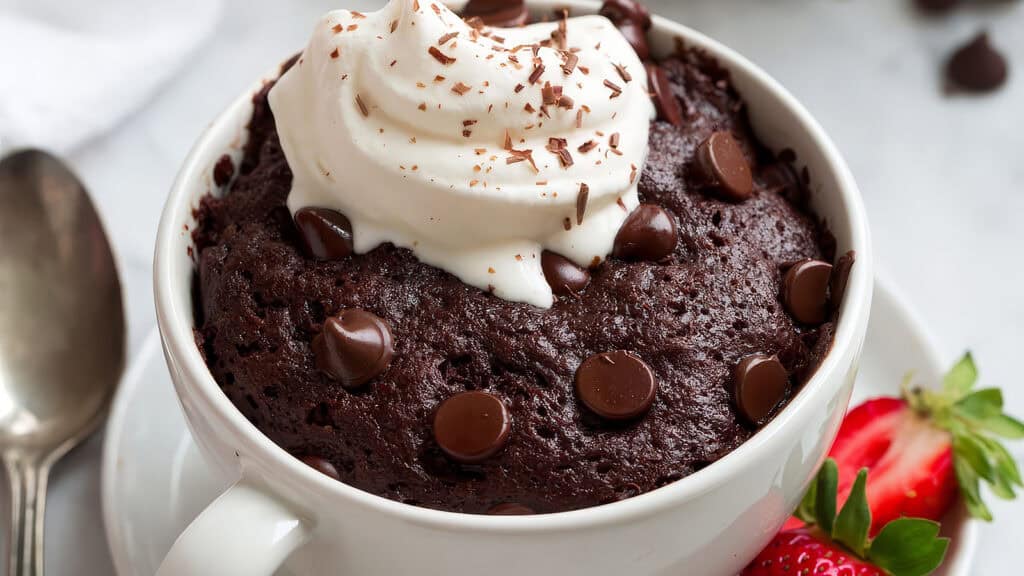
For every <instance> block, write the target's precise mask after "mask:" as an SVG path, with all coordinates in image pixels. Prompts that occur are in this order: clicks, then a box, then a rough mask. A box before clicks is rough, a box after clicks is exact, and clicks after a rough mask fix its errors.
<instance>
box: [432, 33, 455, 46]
mask: <svg viewBox="0 0 1024 576" xmlns="http://www.w3.org/2000/svg"><path fill="white" fill-rule="evenodd" d="M458 35H459V33H458V32H449V33H447V34H445V35H444V36H441V37H440V38H438V39H437V45H438V46H444V43H445V42H447V41H449V40H451V39H452V38H455V37H456V36H458Z"/></svg>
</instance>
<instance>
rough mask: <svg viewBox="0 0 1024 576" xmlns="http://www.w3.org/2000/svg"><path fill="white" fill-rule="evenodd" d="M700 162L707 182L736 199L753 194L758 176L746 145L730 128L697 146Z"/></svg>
mask: <svg viewBox="0 0 1024 576" xmlns="http://www.w3.org/2000/svg"><path fill="white" fill-rule="evenodd" d="M697 164H698V165H699V166H700V169H701V172H702V173H703V174H704V178H705V181H706V184H707V185H708V186H711V187H713V188H715V189H716V190H717V191H718V192H719V194H721V195H722V196H724V197H725V198H727V199H729V200H732V201H734V202H740V201H743V200H746V199H747V198H750V195H751V194H752V193H753V191H754V178H753V176H751V173H750V164H749V163H748V162H747V157H746V156H744V155H743V149H742V148H740V145H739V143H737V142H736V139H735V138H733V137H732V134H730V133H728V132H715V133H713V134H711V136H708V138H707V139H706V140H704V141H703V142H701V144H700V146H698V147H697Z"/></svg>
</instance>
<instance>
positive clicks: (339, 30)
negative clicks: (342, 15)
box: [331, 24, 345, 34]
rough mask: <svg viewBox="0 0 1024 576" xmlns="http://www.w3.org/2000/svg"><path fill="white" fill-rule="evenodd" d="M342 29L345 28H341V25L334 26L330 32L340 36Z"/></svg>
mask: <svg viewBox="0 0 1024 576" xmlns="http://www.w3.org/2000/svg"><path fill="white" fill-rule="evenodd" d="M344 29H345V27H344V26H342V25H341V24H335V25H334V26H332V27H331V31H333V32H334V33H335V34H341V32H342V31H343V30H344Z"/></svg>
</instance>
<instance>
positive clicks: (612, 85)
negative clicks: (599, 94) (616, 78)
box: [604, 79, 622, 99]
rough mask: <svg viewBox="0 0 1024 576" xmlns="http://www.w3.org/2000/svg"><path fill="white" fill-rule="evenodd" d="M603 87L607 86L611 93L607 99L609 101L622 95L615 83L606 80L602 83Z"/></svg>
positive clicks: (620, 89)
mask: <svg viewBox="0 0 1024 576" xmlns="http://www.w3.org/2000/svg"><path fill="white" fill-rule="evenodd" d="M604 85H605V86H607V87H608V88H609V89H610V90H611V91H612V95H611V96H609V97H608V98H609V99H611V98H615V97H616V96H618V95H620V94H622V88H619V85H618V84H616V83H615V82H612V81H611V80H607V79H606V80H605V81H604Z"/></svg>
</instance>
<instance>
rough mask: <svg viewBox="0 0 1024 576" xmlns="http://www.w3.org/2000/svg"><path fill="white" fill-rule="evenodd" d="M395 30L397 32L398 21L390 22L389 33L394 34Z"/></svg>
mask: <svg viewBox="0 0 1024 576" xmlns="http://www.w3.org/2000/svg"><path fill="white" fill-rule="evenodd" d="M395 30H398V20H392V21H391V33H392V34H394V33H395Z"/></svg>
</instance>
